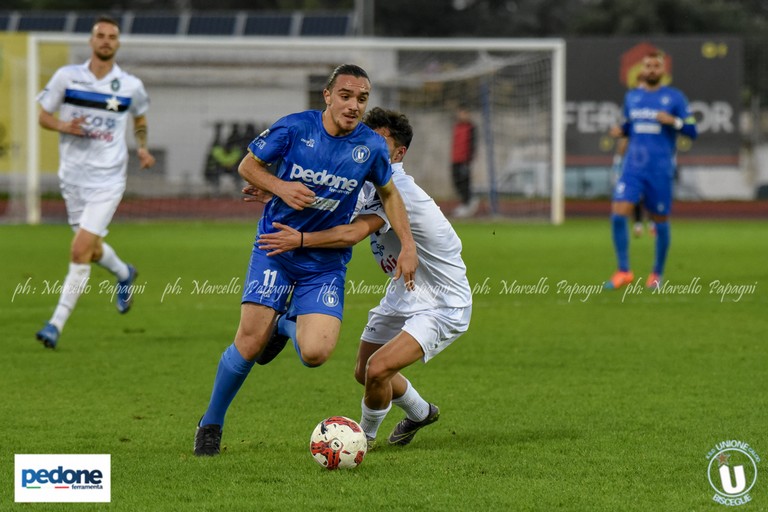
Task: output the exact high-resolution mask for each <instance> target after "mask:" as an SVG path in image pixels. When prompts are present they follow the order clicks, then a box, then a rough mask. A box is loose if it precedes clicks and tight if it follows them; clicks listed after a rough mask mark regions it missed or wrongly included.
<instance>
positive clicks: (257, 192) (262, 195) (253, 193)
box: [241, 185, 273, 204]
mask: <svg viewBox="0 0 768 512" xmlns="http://www.w3.org/2000/svg"><path fill="white" fill-rule="evenodd" d="M241 192H242V193H243V195H244V196H245V197H243V201H245V202H246V203H263V204H267V203H268V202H269V201H270V200H271V199H272V197H273V196H272V194H270V193H269V192H267V191H266V190H261V189H260V188H258V187H254V186H253V185H246V186H244V187H243V189H242V190H241Z"/></svg>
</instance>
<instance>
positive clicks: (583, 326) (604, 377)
mask: <svg viewBox="0 0 768 512" xmlns="http://www.w3.org/2000/svg"><path fill="white" fill-rule="evenodd" d="M457 230H458V232H459V234H460V235H461V237H462V239H463V242H464V256H465V261H466V262H467V266H468V268H469V277H470V283H471V284H473V285H474V286H475V287H476V294H475V304H474V311H473V318H472V325H471V327H470V330H469V332H468V333H467V334H466V335H465V336H463V337H462V338H460V339H459V340H458V341H457V342H456V343H455V344H454V345H453V346H451V347H450V348H449V349H448V350H446V351H445V352H444V353H443V354H441V355H440V356H439V357H437V358H436V359H435V360H434V361H432V362H430V363H429V364H427V365H422V364H416V365H414V366H413V367H412V368H409V369H408V370H407V371H406V374H407V375H408V376H409V377H410V378H411V380H412V381H413V382H414V383H415V385H416V386H417V389H419V390H420V391H421V393H422V395H423V396H424V397H425V398H427V399H428V400H431V401H434V402H436V403H437V404H439V405H440V407H441V411H442V415H441V419H440V421H439V422H438V423H436V424H435V425H434V426H431V427H429V428H428V429H425V430H424V431H422V432H421V433H419V435H418V436H417V438H416V440H415V441H414V442H413V444H412V445H410V446H408V447H407V448H405V449H395V448H394V447H387V446H384V447H382V448H380V449H378V450H376V451H374V452H372V453H370V454H369V455H368V456H367V457H366V459H365V461H364V463H363V465H362V466H361V467H359V468H357V469H356V470H353V471H340V472H327V471H324V470H322V469H321V468H320V467H319V466H317V465H316V464H315V463H314V462H312V460H311V458H310V455H309V450H308V438H309V434H310V433H311V431H312V429H313V428H314V426H315V424H316V423H317V422H318V421H319V420H320V419H322V418H324V417H326V416H330V415H336V414H342V415H346V416H351V417H353V418H359V414H360V413H359V404H360V399H361V391H362V390H361V388H360V386H359V385H358V384H357V383H356V382H355V381H354V379H353V376H352V370H353V366H354V358H355V353H356V347H357V340H358V336H359V334H360V332H361V330H362V327H363V325H364V323H365V318H366V313H367V311H368V309H369V308H370V307H372V306H373V305H375V304H376V303H377V302H378V300H379V297H378V296H377V295H373V294H358V295H347V297H346V305H345V319H344V325H343V328H342V333H341V340H340V342H339V345H338V347H337V350H336V353H335V354H334V356H333V357H332V358H331V360H330V361H329V362H328V363H326V364H325V365H324V366H322V367H320V368H317V369H311V370H310V369H307V368H304V367H303V366H301V365H300V364H299V363H298V360H297V358H296V357H295V354H293V353H292V351H291V350H286V351H285V353H283V354H281V355H280V356H279V357H278V359H277V360H276V361H275V362H274V363H272V364H270V365H269V366H266V367H256V368H255V369H254V371H253V372H252V374H251V375H250V377H249V378H248V380H247V381H246V383H245V385H244V387H243V388H242V390H241V391H240V393H239V395H238V397H237V398H236V400H235V402H234V404H233V406H232V407H231V408H230V411H229V414H228V416H227V424H226V429H225V433H224V441H223V445H224V447H225V448H226V451H225V452H224V453H223V454H222V455H221V456H220V457H217V458H213V459H209V458H206V459H198V458H195V457H194V456H193V455H192V439H193V433H194V425H195V422H196V421H197V420H198V419H199V417H200V415H201V414H202V412H203V411H204V409H205V407H206V404H207V400H208V397H209V395H210V389H211V384H212V382H213V377H214V374H215V371H216V365H217V363H218V360H219V356H220V354H221V352H222V350H223V349H224V348H225V347H226V346H227V345H229V344H230V343H231V341H232V337H233V335H234V332H235V328H236V326H237V322H238V318H239V294H238V293H209V292H208V291H207V290H203V289H202V288H201V285H203V284H204V283H205V281H206V280H207V281H208V283H209V284H218V285H222V287H223V288H226V287H227V285H229V284H230V282H231V281H232V280H233V279H234V280H235V283H236V284H239V285H241V284H242V277H243V275H244V271H245V267H246V263H247V260H248V257H249V254H250V244H251V241H252V237H253V234H254V231H255V226H254V225H252V224H238V223H151V224H116V225H113V227H112V234H111V235H110V237H109V240H110V242H111V243H112V245H113V246H115V247H116V248H117V249H118V251H119V253H120V254H121V255H122V256H123V257H124V258H125V259H126V260H127V261H130V262H133V263H135V264H136V265H137V267H138V268H139V270H140V279H139V284H146V288H145V289H144V291H143V293H141V294H140V295H139V296H138V298H137V299H136V304H135V306H134V309H133V310H132V311H131V312H130V313H129V314H128V315H125V316H121V315H118V314H117V312H116V310H115V309H114V305H113V304H110V301H109V299H110V298H109V295H105V294H103V293H99V291H100V290H99V288H98V287H99V286H100V285H101V283H102V282H105V283H107V284H110V283H111V278H110V276H109V275H108V274H107V273H106V272H105V271H103V270H102V269H100V268H98V267H94V270H93V272H92V274H91V276H92V277H91V282H92V286H93V288H92V289H91V291H90V293H88V294H86V295H84V296H83V297H82V298H81V300H80V303H79V304H78V307H77V310H76V311H75V313H74V314H73V316H72V317H71V319H70V322H69V323H68V324H67V327H66V329H65V331H64V333H63V335H62V338H61V341H60V347H59V348H58V349H57V350H55V351H50V350H44V349H43V348H42V347H41V345H40V344H39V343H38V342H36V341H35V340H34V332H35V331H36V330H37V329H38V328H40V327H41V326H42V323H43V322H44V321H45V320H47V319H48V317H49V316H50V313H51V311H52V309H53V306H54V305H55V303H56V301H57V297H58V296H57V294H56V293H52V292H51V290H50V289H48V290H46V287H45V283H46V281H48V282H49V283H50V282H54V281H56V280H59V281H61V280H63V278H64V275H65V273H66V268H67V259H68V246H69V239H70V234H69V231H68V229H67V228H66V227H64V226H38V227H26V226H1V227H0V240H2V242H0V261H2V265H3V271H2V272H1V273H0V326H2V327H1V328H0V329H1V330H2V335H0V351H1V352H2V355H1V356H0V390H2V394H3V396H2V417H1V418H0V421H1V422H2V428H1V430H2V441H0V509H2V510H54V511H56V510H104V509H106V508H108V509H109V510H120V511H143V510H146V511H164V510H168V511H177V510H195V511H198V510H201V511H208V510H210V511H219V510H227V511H230V510H233V511H237V510H243V511H245V510H325V511H330V510H347V509H351V508H355V509H359V510H372V511H378V510H382V511H391V510H420V511H421V510H430V511H431V510H434V511H444V510H460V511H464V510H494V511H495V510H537V511H551V510H574V511H616V510H622V511H657V510H658V511H661V510H664V511H678V510H680V511H689V510H697V511H700V510H722V508H721V507H722V505H717V504H715V503H714V502H713V501H712V495H713V494H714V492H713V491H712V489H711V488H710V486H709V483H708V481H707V464H708V461H707V458H706V454H707V452H708V451H709V450H710V449H711V448H712V447H713V446H714V445H715V444H716V443H718V442H720V441H724V440H729V439H740V440H743V441H746V442H748V443H750V445H751V446H753V447H754V448H755V450H756V451H757V453H758V454H759V455H761V456H762V457H763V460H765V457H768V434H766V425H767V424H768V400H766V392H765V383H766V377H765V375H766V370H765V369H766V363H767V362H768V345H766V333H768V320H767V319H766V318H767V316H768V315H767V314H766V313H767V312H768V293H767V292H766V286H768V265H766V255H768V223H764V222H763V223H759V222H710V221H707V222H682V221H679V222H676V223H675V224H674V225H673V246H672V250H671V254H670V259H669V264H668V270H667V275H666V276H665V277H667V278H668V279H669V282H670V284H678V285H685V284H698V285H699V286H700V288H696V287H695V286H692V287H691V289H689V290H687V291H686V290H683V289H674V290H672V291H674V293H666V294H661V295H659V294H650V293H649V292H648V291H642V292H641V293H627V294H624V293H623V292H622V291H620V292H611V293H608V292H603V291H600V290H599V288H598V289H596V290H594V291H593V293H591V295H587V291H588V290H589V288H587V287H595V286H596V285H600V284H601V283H602V281H603V280H604V279H607V278H608V276H609V275H610V273H611V271H612V270H613V267H614V260H613V253H612V249H611V244H610V238H609V228H608V223H607V221H577V222H568V223H566V224H565V225H564V226H560V227H553V226H546V225H518V224H462V225H458V226H457ZM365 245H367V244H363V246H361V247H359V248H358V250H356V256H355V258H354V259H353V262H352V264H351V265H350V270H349V273H348V279H349V280H352V281H354V282H356V283H359V282H360V281H362V280H365V282H367V283H381V282H383V280H384V277H383V274H380V273H379V271H378V270H377V269H376V266H375V265H374V263H373V260H372V258H371V257H370V255H368V254H366V252H367V247H365ZM652 252H653V242H652V239H649V238H642V239H639V240H633V241H632V257H633V261H634V263H635V264H634V268H635V272H636V275H637V276H642V277H645V276H647V271H648V270H649V267H650V263H651V259H652ZM716 281H717V282H719V283H721V284H729V285H732V286H734V287H735V286H738V285H743V286H747V287H748V288H744V290H745V293H744V294H743V295H742V296H741V298H740V299H739V300H738V301H737V300H736V299H737V298H738V297H739V295H738V293H736V292H733V293H727V294H725V295H723V294H721V293H719V292H717V293H710V292H712V291H717V290H716V289H713V288H712V283H713V282H716ZM25 283H26V284H28V288H27V289H26V290H24V289H22V288H23V285H24V284H25ZM174 283H176V284H178V285H179V286H180V290H178V289H177V292H178V293H166V294H165V296H163V293H164V290H165V289H166V287H169V288H170V287H172V286H173V285H174ZM196 283H197V285H196ZM483 284H484V285H485V287H483ZM196 286H197V287H196ZM525 286H527V288H526V287H525ZM749 286H751V287H749ZM17 287H18V288H20V289H19V290H17ZM639 290H642V289H639ZM14 292H16V294H15V296H14ZM486 292H487V293H486ZM571 292H573V293H572V294H571ZM400 418H401V413H400V412H399V411H397V410H393V411H392V413H391V414H390V415H389V417H388V418H387V419H386V420H385V423H384V425H383V426H382V429H381V431H380V435H381V436H385V435H388V433H389V432H390V430H391V428H392V427H393V426H394V424H395V423H396V422H397V421H398V420H399V419H400ZM19 453H109V454H111V456H112V503H111V505H109V506H108V507H107V506H105V505H104V504H92V505H88V504H80V505H72V504H48V505H22V504H14V503H13V455H14V454H19ZM758 467H759V471H761V472H764V469H765V467H764V463H762V464H760V465H759V466H758ZM766 478H768V477H767V476H766V475H765V474H762V473H761V474H760V476H759V478H758V482H757V485H756V486H755V488H754V489H752V492H751V495H752V498H753V502H752V503H751V504H750V505H748V506H747V507H745V510H768V492H766V491H765V482H766Z"/></svg>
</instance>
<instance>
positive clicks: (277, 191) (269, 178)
mask: <svg viewBox="0 0 768 512" xmlns="http://www.w3.org/2000/svg"><path fill="white" fill-rule="evenodd" d="M237 171H238V172H239V173H240V176H241V177H242V178H243V179H244V180H245V181H247V182H248V183H250V184H251V185H253V186H254V187H256V188H260V189H261V190H266V191H267V192H269V193H271V194H274V195H276V196H278V197H279V198H280V199H282V200H283V202H285V204H287V205H288V206H290V207H291V208H293V209H294V210H303V209H304V208H306V207H307V206H309V205H311V204H312V203H313V202H314V201H315V193H314V192H312V191H311V190H310V189H309V188H307V186H306V185H304V184H303V183H299V182H298V181H283V180H281V179H280V178H278V177H277V176H275V175H274V174H272V173H271V172H269V171H268V170H267V166H266V164H265V162H262V161H261V160H260V159H259V158H257V157H256V156H255V155H254V154H253V153H251V152H250V151H249V152H248V154H247V155H245V157H244V158H243V160H242V161H241V162H240V166H239V167H238V168H237Z"/></svg>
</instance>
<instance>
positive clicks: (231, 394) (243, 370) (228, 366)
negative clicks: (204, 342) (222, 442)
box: [200, 343, 255, 426]
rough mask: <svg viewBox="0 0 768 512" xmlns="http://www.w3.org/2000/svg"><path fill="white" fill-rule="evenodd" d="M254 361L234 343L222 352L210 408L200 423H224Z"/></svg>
mask: <svg viewBox="0 0 768 512" xmlns="http://www.w3.org/2000/svg"><path fill="white" fill-rule="evenodd" d="M254 363H255V361H246V360H245V359H244V358H243V356H241V355H240V352H239V351H238V350H237V347H235V344H234V343H232V344H231V345H230V346H229V347H227V349H226V350H225V351H224V353H223V354H221V360H220V361H219V369H218V371H217V372H216V379H215V380H214V381H213V392H212V393H211V401H210V403H209V404H208V410H207V411H205V415H204V416H203V418H202V419H201V420H200V425H210V424H213V425H222V426H223V425H224V415H226V414H227V409H228V408H229V404H231V403H232V400H234V398H235V395H236V394H237V392H238V391H239V390H240V386H242V385H243V382H245V378H246V377H247V376H248V373H249V372H250V371H251V368H253V365H254Z"/></svg>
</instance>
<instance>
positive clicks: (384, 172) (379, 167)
mask: <svg viewBox="0 0 768 512" xmlns="http://www.w3.org/2000/svg"><path fill="white" fill-rule="evenodd" d="M371 158H372V159H373V162H372V163H371V170H370V171H369V172H368V177H367V178H366V179H367V181H370V182H371V183H373V184H374V185H376V186H377V187H383V186H384V185H386V184H387V183H389V181H390V180H391V179H392V167H390V165H389V152H388V151H387V147H386V145H385V144H384V139H382V140H381V145H380V146H377V147H376V148H375V150H374V152H373V155H371Z"/></svg>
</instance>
